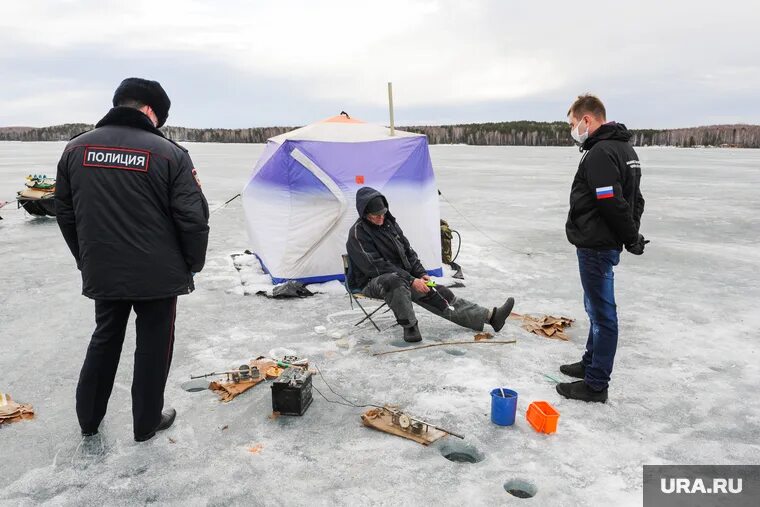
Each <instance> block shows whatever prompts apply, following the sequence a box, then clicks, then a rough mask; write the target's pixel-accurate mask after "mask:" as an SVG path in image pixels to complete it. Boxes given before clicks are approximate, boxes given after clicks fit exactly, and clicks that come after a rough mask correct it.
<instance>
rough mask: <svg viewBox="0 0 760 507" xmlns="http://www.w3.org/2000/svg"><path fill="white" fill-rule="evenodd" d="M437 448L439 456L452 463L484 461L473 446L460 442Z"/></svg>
mask: <svg viewBox="0 0 760 507" xmlns="http://www.w3.org/2000/svg"><path fill="white" fill-rule="evenodd" d="M449 438H451V437H449ZM439 448H440V451H441V456H443V457H444V458H446V459H447V460H449V461H452V462H454V463H480V462H481V461H483V460H484V459H485V455H484V454H483V453H482V452H480V451H478V450H477V448H475V446H473V445H470V444H468V443H466V442H462V441H453V440H452V441H450V442H445V443H443V444H441V445H440V447H439Z"/></svg>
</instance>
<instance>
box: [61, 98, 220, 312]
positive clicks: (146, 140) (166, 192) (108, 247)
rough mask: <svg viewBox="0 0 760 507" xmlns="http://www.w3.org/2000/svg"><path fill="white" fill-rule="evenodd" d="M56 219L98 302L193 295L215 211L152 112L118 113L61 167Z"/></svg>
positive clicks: (71, 147)
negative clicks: (210, 218) (194, 276)
mask: <svg viewBox="0 0 760 507" xmlns="http://www.w3.org/2000/svg"><path fill="white" fill-rule="evenodd" d="M55 200H56V216H57V220H58V226H59V227H60V229H61V232H62V233H63V237H64V239H65V240H66V243H67V244H68V246H69V249H70V250H71V253H72V254H73V255H74V258H75V259H76V262H77V267H78V268H79V269H80V270H81V271H82V293H83V294H84V295H85V296H87V297H90V298H92V299H98V300H115V299H125V300H149V299H162V298H168V297H172V296H177V295H180V294H188V293H190V292H191V291H192V290H193V289H194V286H193V279H192V273H196V272H198V271H200V270H201V269H203V264H204V262H205V259H206V246H207V244H208V231H209V228H208V216H209V211H208V203H207V202H206V198H205V197H204V196H203V192H202V191H201V188H200V184H199V183H198V179H197V177H196V175H195V169H194V167H193V162H192V161H191V160H190V156H189V155H188V153H187V150H185V149H184V148H182V147H180V146H179V145H177V144H175V143H173V142H172V141H170V140H168V139H166V138H165V137H164V136H163V134H162V133H161V131H159V130H158V129H156V128H155V127H154V126H153V123H152V122H151V121H150V120H149V119H148V117H147V116H145V115H144V114H143V113H141V112H140V111H138V110H136V109H132V108H127V107H115V108H113V109H111V110H110V111H109V112H108V114H107V115H106V116H105V117H104V118H103V119H102V120H100V122H98V124H97V125H96V126H95V129H94V130H91V131H89V132H85V133H84V134H80V135H79V136H76V137H74V138H72V140H71V141H69V143H68V145H66V149H65V150H64V152H63V155H61V160H60V161H59V162H58V174H57V177H56V187H55Z"/></svg>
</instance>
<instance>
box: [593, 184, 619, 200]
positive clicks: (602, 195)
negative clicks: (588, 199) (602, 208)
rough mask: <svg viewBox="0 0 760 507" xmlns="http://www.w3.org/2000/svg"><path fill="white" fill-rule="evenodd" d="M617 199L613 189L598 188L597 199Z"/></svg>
mask: <svg viewBox="0 0 760 507" xmlns="http://www.w3.org/2000/svg"><path fill="white" fill-rule="evenodd" d="M611 197H615V193H614V192H613V191H612V187H598V188H597V189H596V198H597V199H609V198H611Z"/></svg>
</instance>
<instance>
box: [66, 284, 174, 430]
mask: <svg viewBox="0 0 760 507" xmlns="http://www.w3.org/2000/svg"><path fill="white" fill-rule="evenodd" d="M133 308H134V310H135V313H136V314H137V319H136V321H135V325H136V328H137V348H136V350H135V367H134V375H133V378H132V417H133V422H134V426H133V429H134V433H135V435H145V434H148V433H150V432H151V431H153V430H155V429H156V427H157V426H158V424H159V422H160V421H161V410H162V409H163V406H164V387H165V386H166V378H167V376H168V375H169V367H170V366H171V362H172V352H173V350H174V319H175V316H176V310H177V298H176V297H173V298H168V299H157V300H151V301H95V323H96V327H95V332H94V333H93V334H92V340H91V341H90V345H89V347H88V348H87V357H86V358H85V360H84V365H83V366H82V371H81V373H80V374H79V384H78V385H77V417H78V418H79V425H80V427H81V428H82V431H83V432H88V433H89V432H94V431H96V430H97V429H98V426H99V425H100V422H101V421H102V420H103V417H104V416H105V415H106V407H107V406H108V398H109V397H110V396H111V390H112V389H113V382H114V378H115V377H116V369H117V368H118V366H119V356H120V355H121V347H122V344H123V343H124V334H125V332H126V329H127V321H128V320H129V314H130V312H131V311H132V309H133Z"/></svg>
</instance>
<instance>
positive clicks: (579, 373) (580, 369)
mask: <svg viewBox="0 0 760 507" xmlns="http://www.w3.org/2000/svg"><path fill="white" fill-rule="evenodd" d="M559 371H561V372H562V373H564V374H565V375H567V376H568V377H575V378H586V367H585V366H583V361H578V362H577V363H573V364H563V365H562V366H560V367H559Z"/></svg>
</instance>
